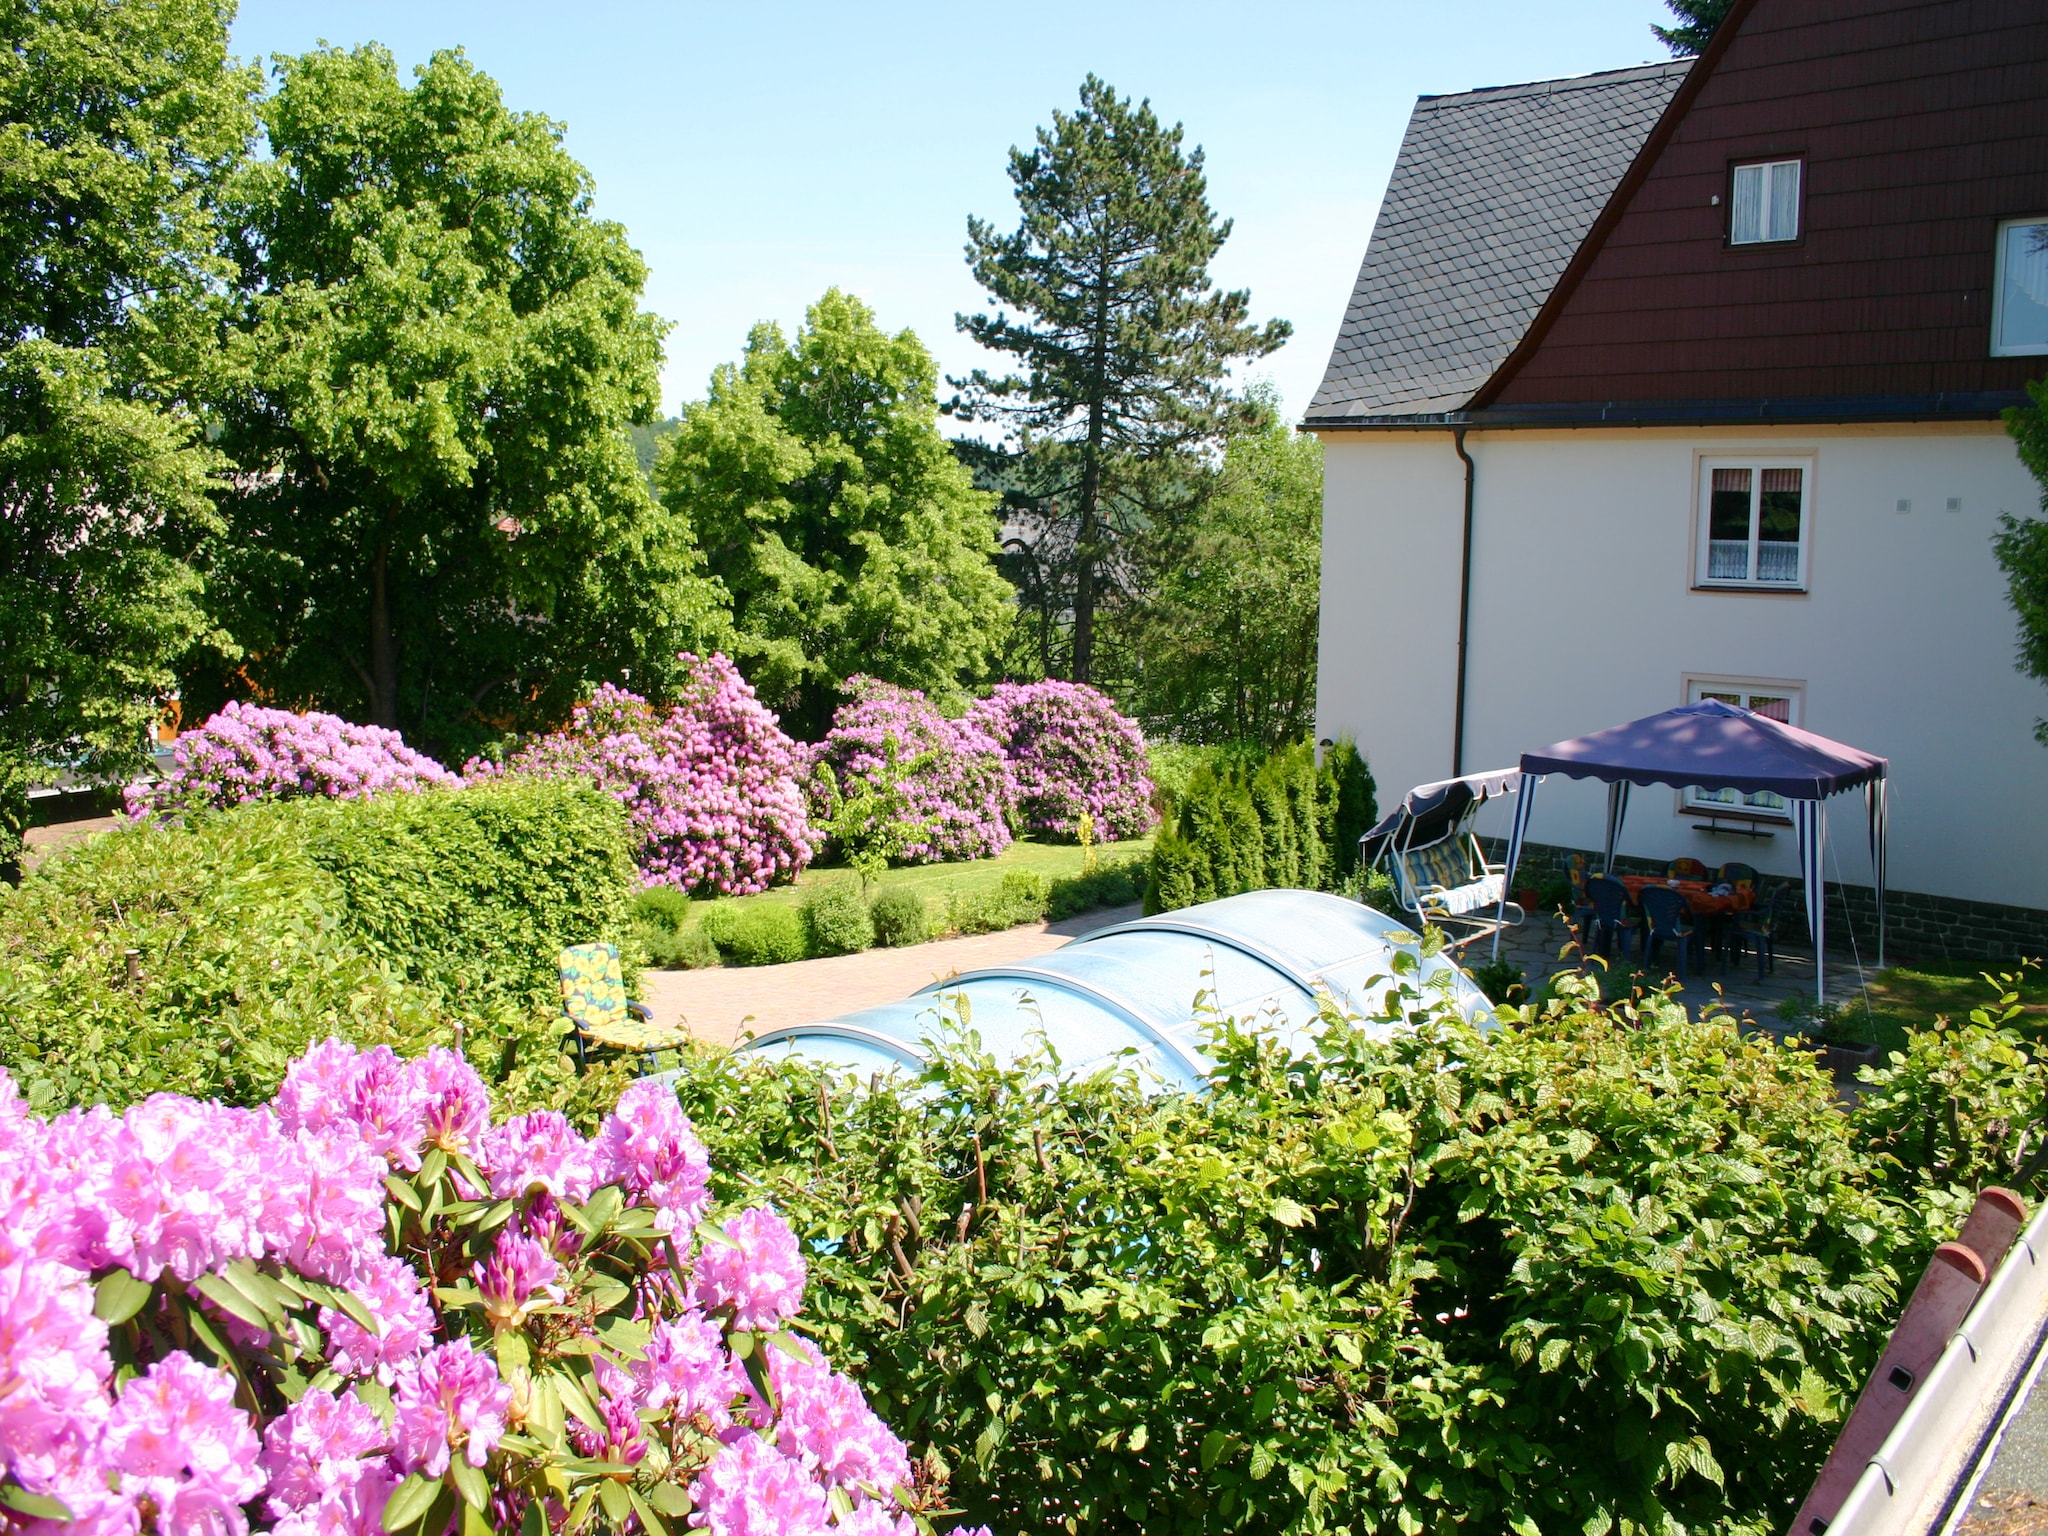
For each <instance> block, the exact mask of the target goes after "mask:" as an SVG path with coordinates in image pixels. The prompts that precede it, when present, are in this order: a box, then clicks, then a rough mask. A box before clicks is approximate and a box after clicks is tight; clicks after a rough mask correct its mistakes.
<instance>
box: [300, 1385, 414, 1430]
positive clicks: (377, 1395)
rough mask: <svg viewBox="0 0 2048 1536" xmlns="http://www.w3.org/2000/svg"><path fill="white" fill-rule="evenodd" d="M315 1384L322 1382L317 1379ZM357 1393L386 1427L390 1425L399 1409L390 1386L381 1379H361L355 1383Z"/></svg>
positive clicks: (357, 1398)
mask: <svg viewBox="0 0 2048 1536" xmlns="http://www.w3.org/2000/svg"><path fill="white" fill-rule="evenodd" d="M313 1384H314V1385H315V1386H319V1385H320V1382H318V1381H316V1382H314V1383H313ZM355 1394H356V1400H357V1401H358V1402H360V1403H361V1404H362V1405H363V1406H364V1407H365V1408H367V1409H369V1410H370V1412H372V1413H374V1414H376V1415H377V1417H378V1418H380V1419H382V1420H383V1421H384V1424H385V1427H386V1428H389V1427H390V1424H391V1420H392V1418H393V1416H394V1415H395V1414H396V1413H397V1409H396V1408H395V1407H394V1406H393V1405H392V1402H391V1389H390V1388H389V1387H387V1386H385V1385H384V1383H383V1382H381V1381H376V1380H370V1381H359V1382H357V1383H356V1384H355Z"/></svg>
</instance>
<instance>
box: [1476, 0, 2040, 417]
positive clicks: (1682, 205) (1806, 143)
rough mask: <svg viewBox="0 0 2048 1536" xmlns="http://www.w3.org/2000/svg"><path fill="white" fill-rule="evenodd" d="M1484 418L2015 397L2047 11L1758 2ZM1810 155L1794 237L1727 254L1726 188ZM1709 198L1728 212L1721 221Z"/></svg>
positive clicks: (2014, 4)
mask: <svg viewBox="0 0 2048 1536" xmlns="http://www.w3.org/2000/svg"><path fill="white" fill-rule="evenodd" d="M1712 62H1715V63H1716V67H1715V68H1714V69H1713V72H1712V74H1711V76H1710V77H1709V78H1708V79H1707V80H1706V81H1705V82H1704V83H1703V85H1702V86H1701V88H1700V90H1699V94H1698V95H1697V97H1695V98H1694V100H1693V103H1692V106H1691V108H1690V110H1689V111H1687V112H1686V114H1685V116H1684V117H1683V119H1682V120H1681V121H1679V122H1678V123H1677V124H1676V126H1675V128H1674V129H1673V130H1672V132H1671V134H1670V137H1669V139H1668V140H1667V142H1666V143H1665V144H1664V146H1663V148H1662V150H1661V151H1660V152H1658V153H1657V156H1656V159H1655V160H1654V162H1653V163H1652V164H1651V165H1650V166H1649V167H1648V169H1647V174H1645V175H1644V177H1643V179H1642V181H1641V183H1640V184H1639V185H1638V186H1637V188H1636V190H1635V193H1634V195H1633V196H1632V197H1631V198H1630V199H1629V201H1628V202H1627V204H1626V205H1625V207H1624V208H1623V209H1622V210H1621V212H1620V217H1619V218H1618V219H1617V220H1615V222H1614V223H1613V225H1612V227H1611V229H1610V231H1609V233H1608V236H1607V239H1606V240H1605V242H1604V243H1603V244H1602V245H1601V246H1600V248H1599V249H1598V250H1597V251H1596V252H1594V253H1592V259H1591V260H1590V262H1588V263H1586V264H1585V266H1584V268H1583V275H1582V276H1581V277H1580V279H1579V281H1578V283H1577V284H1576V286H1575V287H1573V288H1572V289H1571V290H1570V291H1569V292H1567V293H1562V294H1559V295H1557V296H1556V298H1555V300H1554V301H1553V303H1554V309H1553V313H1552V315H1551V316H1550V317H1548V320H1547V324H1546V322H1545V320H1543V319H1539V321H1538V326H1539V330H1538V332H1537V333H1536V334H1534V335H1532V337H1531V338H1530V341H1529V343H1528V344H1527V345H1526V347H1525V350H1524V353H1523V356H1522V359H1521V361H1520V363H1519V366H1517V365H1516V364H1514V363H1511V364H1510V365H1509V367H1510V369H1511V370H1512V371H1511V372H1509V373H1507V374H1505V375H1497V376H1496V377H1495V379H1493V380H1492V381H1490V382H1489V384H1488V385H1487V387H1486V388H1485V389H1484V390H1482V391H1481V393H1480V395H1479V397H1478V402H1476V403H1483V404H1502V405H1511V404H1528V403H1539V402H1541V403H1559V402H1578V401H1651V400H1715V399H1760V398H1766V397H1768V398H1775V399H1785V398H1806V397H1816V396H1857V395H1861V396H1870V395H1923V394H1936V393H1946V392H1976V391H1988V390H2013V389H2018V388H2019V387H2020V386H2021V384H2022V383H2023V382H2024V381H2025V380H2027V379H2031V378H2039V377H2041V376H2042V374H2043V372H2044V371H2048V370H2044V364H2048V358H2041V357H2012V358H1995V357H1992V356H1991V355H1990V347H1991V341H1990V328H1991V283H1992V271H1993V244H1994V236H1995V233H1996V230H1997V225H1998V221H1999V220H2000V219H2004V218H2013V217H2019V216H2024V215H2029V214H2048V0H1758V3H1757V4H1756V5H1755V6H1754V8H1753V9H1751V10H1750V11H1749V13H1748V15H1747V16H1746V17H1745V18H1743V20H1742V22H1741V27H1740V30H1739V31H1738V32H1737V33H1736V34H1735V35H1734V36H1733V37H1732V38H1731V39H1729V40H1728V44H1727V46H1726V49H1725V51H1724V52H1722V53H1721V56H1720V58H1719V59H1718V61H1712ZM1791 155H1799V156H1802V157H1803V158H1804V160H1805V162H1806V163H1805V167H1804V171H1803V185H1802V188H1801V202H1802V205H1803V206H1802V209H1801V239H1800V240H1799V242H1798V243H1797V244H1794V245H1769V246H1748V247H1733V248H1731V247H1729V246H1728V245H1727V244H1726V241H1725V235H1726V224H1727V214H1728V202H1729V197H1728V193H1729V168H1730V165H1731V164H1732V163H1733V162H1734V161H1737V160H1751V159H1765V158H1770V157H1773V156H1791ZM1716 196H1719V197H1720V199H1721V203H1720V206H1718V207H1716V206H1714V205H1713V204H1712V202H1711V201H1710V200H1711V199H1712V198H1714V197H1716Z"/></svg>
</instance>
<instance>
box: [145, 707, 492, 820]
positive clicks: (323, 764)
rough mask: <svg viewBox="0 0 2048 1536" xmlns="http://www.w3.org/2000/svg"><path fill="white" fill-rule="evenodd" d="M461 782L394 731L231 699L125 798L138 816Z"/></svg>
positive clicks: (180, 739)
mask: <svg viewBox="0 0 2048 1536" xmlns="http://www.w3.org/2000/svg"><path fill="white" fill-rule="evenodd" d="M460 782H461V781H460V780H459V779H458V778H457V777H456V775H454V774H452V773H450V772H449V771H448V770H447V769H446V768H443V767H442V766H441V765H440V764H439V763H437V762H435V761H434V760H433V759H432V758H430V757H424V756H422V755H421V754H419V753H418V752H415V751H413V750H412V748H410V747H408V746H407V745H406V744H405V738H404V737H402V736H400V735H399V734H398V732H396V731H390V730H385V729H384V728H383V727H381V726H375V725H351V724H350V723H349V722H348V721H346V720H343V719H341V718H340V717H339V716H337V715H323V714H320V713H318V712H317V711H315V712H313V713H309V714H303V715H300V714H294V713H292V712H291V711H290V710H285V709H261V708H257V707H256V706H253V705H248V704H243V703H240V702H238V701H230V702H229V703H228V704H227V705H226V706H225V707H224V708H223V709H222V710H221V711H220V713H219V714H217V715H215V716H213V717H212V718H211V719H210V720H208V721H207V722H206V723H205V724H204V725H202V726H200V727H198V729H196V730H190V731H186V732H184V733H183V734H181V735H180V736H179V737H178V739H177V741H176V743H175V744H173V746H172V748H171V767H170V771H169V772H168V773H166V774H165V775H164V777H163V779H162V781H161V782H159V783H156V784H136V785H131V786H130V787H129V789H128V791H127V795H126V798H127V803H128V814H129V815H130V816H131V817H133V818H135V819H136V820H137V821H140V820H143V819H144V818H146V817H149V816H156V815H170V814H173V813H175V812H179V811H190V810H198V809H201V808H205V807H211V808H214V809H225V808H227V807H228V806H232V805H244V804H247V803H248V802H249V801H251V800H279V799H288V798H291V797H293V796H297V795H320V796H324V797H326V798H328V799H331V800H354V799H360V798H362V797H364V796H367V795H379V794H391V793H413V792H417V791H419V790H422V789H427V788H430V787H433V786H435V785H453V784H457V783H460Z"/></svg>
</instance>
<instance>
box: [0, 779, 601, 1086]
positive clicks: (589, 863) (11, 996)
mask: <svg viewBox="0 0 2048 1536" xmlns="http://www.w3.org/2000/svg"><path fill="white" fill-rule="evenodd" d="M631 868H632V866H631V863H630V860H629V859H628V858H627V855H626V842H625V823H624V816H623V813H622V812H621V811H620V810H619V808H618V807H617V806H616V805H614V804H611V803H610V802H608V801H607V800H606V799H605V798H604V797H603V796H600V795H597V794H595V793H593V792H592V791H589V790H584V789H577V788H573V787H571V786H568V785H560V784H555V785H547V784H534V783H526V784H516V785H514V784H503V785H491V786H485V787H479V788H472V789H462V790H436V791H431V792H429V793H426V794H420V795H403V796H391V797H387V798H382V799H374V800H349V801H319V800H294V801H281V802H273V803H268V804H259V805H251V806H246V807H242V808H239V809H236V810H232V811H223V812H213V813H207V814H203V815H197V816H195V817H193V818H192V820H191V822H190V824H189V825H174V826H134V827H127V828H123V829H121V830H119V831H115V832H110V833H107V834H105V835H104V836H101V837H97V838H94V839H92V840H91V841H90V842H87V843H85V844H82V845H80V846H79V847H78V848H76V849H74V850H71V851H68V852H67V853H65V854H63V855H61V856H59V857H58V858H55V859H53V860H51V861H50V862H49V863H48V864H46V865H45V866H44V867H43V868H42V869H41V870H39V871H38V872H37V873H36V874H34V875H33V876H31V877H30V878H29V879H28V880H26V881H25V882H24V883H23V884H22V885H21V887H20V888H19V889H18V890H0V1063H4V1064H5V1065H6V1066H7V1067H8V1069H9V1070H10V1071H11V1072H13V1073H14V1075H15V1076H16V1078H17V1079H18V1080H19V1081H20V1082H21V1084H22V1088H23V1092H24V1093H26V1094H27V1095H28V1096H29V1099H30V1101H31V1103H33V1104H34V1105H35V1106H36V1107H38V1108H39V1109H42V1108H57V1107H62V1106H64V1105H67V1104H90V1103H96V1102H102V1101H104V1102H106V1103H109V1104H112V1105H115V1106H116V1107H118V1106H121V1105H125V1104H129V1103H133V1102H135V1101H137V1100H139V1099H142V1098H146V1097H147V1096H148V1095H150V1094H152V1093H156V1092H160V1091H171V1092H178V1093H184V1094H187V1095H190V1096H191V1097H194V1098H220V1099H223V1100H225V1101H227V1102H229V1103H234V1104H250V1103H257V1102H260V1101H262V1100H263V1099H266V1098H268V1097H269V1096H270V1094H271V1093H272V1092H274V1091H275V1089H276V1087H277V1084H278V1082H279V1081H280V1080H281V1077H282V1075H283V1072H284V1068H285V1065H286V1063H288V1062H289V1061H290V1060H291V1059H292V1058H293V1057H295V1056H297V1055H298V1054H300V1053H301V1052H302V1051H303V1050H304V1049H305V1047H306V1046H307V1045H308V1044H310V1043H311V1042H313V1041H315V1040H318V1039H320V1038H322V1037H324V1036H326V1035H329V1034H335V1035H339V1036H341V1037H343V1038H345V1039H347V1040H350V1041H352V1042H354V1043H357V1044H365V1045H368V1044H378V1043H390V1044H394V1045H398V1046H401V1047H405V1048H410V1049H415V1050H416V1049H420V1048H423V1047H424V1046H425V1045H426V1044H428V1043H447V1042H449V1041H450V1040H452V1039H453V1038H454V1034H455V1030H456V1027H457V1026H458V1025H460V1026H461V1027H462V1029H463V1031H464V1033H465V1035H466V1037H467V1041H468V1044H469V1047H470V1050H471V1054H472V1055H473V1056H474V1057H475V1058H476V1059H477V1060H478V1061H479V1064H480V1065H481V1066H482V1067H483V1068H484V1069H485V1070H486V1073H487V1075H490V1076H492V1077H497V1078H502V1077H503V1076H504V1075H505V1074H506V1073H507V1072H511V1071H515V1070H520V1071H523V1070H524V1069H525V1065H530V1064H532V1063H531V1058H533V1057H534V1055H535V1054H536V1053H539V1054H540V1055H543V1056H549V1057H553V1056H555V1055H557V1054H558V1053H556V1052H555V1051H554V1049H553V1030H554V1027H555V1026H554V1019H555V1016H556V1015H558V1014H559V1012H560V1001H559V998H560V994H559V991H558V988H557V982H556V977H555V960H556V955H557V953H558V952H559V951H560V950H561V949H562V948H563V947H564V946H565V945H568V944H572V943H580V942H583V941H585V940H590V939H617V938H619V937H621V936H622V931H623V928H624V918H625V912H626V902H627V897H628V893H629V884H628V882H629V880H630V877H631ZM131 951H132V952H133V958H132V960H131V958H130V952H131ZM522 1052H523V1053H525V1057H526V1058H527V1061H526V1062H525V1063H523V1064H520V1063H521V1056H522ZM515 1064H518V1065H515ZM541 1070H542V1071H543V1076H549V1075H551V1074H552V1073H553V1072H554V1064H553V1062H552V1061H550V1062H548V1063H546V1064H545V1067H544V1068H542V1069H541ZM529 1090H530V1091H532V1092H535V1093H542V1092H544V1086H543V1085H542V1084H540V1083H538V1082H529V1083H527V1084H526V1086H525V1087H523V1088H522V1089H521V1090H520V1091H521V1092H527V1091H529Z"/></svg>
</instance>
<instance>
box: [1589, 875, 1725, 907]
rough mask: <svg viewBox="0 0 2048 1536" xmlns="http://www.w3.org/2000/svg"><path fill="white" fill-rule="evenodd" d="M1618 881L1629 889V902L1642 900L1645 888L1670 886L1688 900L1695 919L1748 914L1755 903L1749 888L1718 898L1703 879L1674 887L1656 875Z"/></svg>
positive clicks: (1634, 876) (1629, 877) (1620, 876)
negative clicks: (1725, 914) (1725, 913)
mask: <svg viewBox="0 0 2048 1536" xmlns="http://www.w3.org/2000/svg"><path fill="white" fill-rule="evenodd" d="M1615 878H1616V879H1617V880H1619V881H1620V882H1621V883H1622V884H1623V885H1625V886H1627V887H1628V899H1629V900H1630V901H1639V900H1641V898H1642V894H1643V887H1644V886H1647V885H1663V886H1670V888H1671V889H1673V890H1675V891H1677V892H1678V894H1679V895H1681V896H1683V897H1684V898H1685V904H1686V905H1687V906H1688V907H1690V908H1692V911H1693V915H1694V916H1695V917H1718V916H1720V915H1721V914H1722V913H1724V912H1747V911H1748V910H1749V909H1750V907H1751V906H1752V905H1754V904H1755V902H1756V892H1754V891H1753V890H1750V889H1749V888H1748V887H1746V886H1740V885H1738V886H1737V887H1736V888H1735V890H1734V892H1733V893H1732V894H1730V895H1727V896H1716V895H1715V894H1714V888H1713V887H1712V886H1711V885H1709V884H1708V883H1707V882H1706V881H1704V880H1681V881H1679V882H1678V884H1676V885H1675V886H1673V885H1671V882H1670V881H1668V880H1659V879H1658V878H1657V877H1656V876H1654V875H1617V876H1615Z"/></svg>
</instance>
